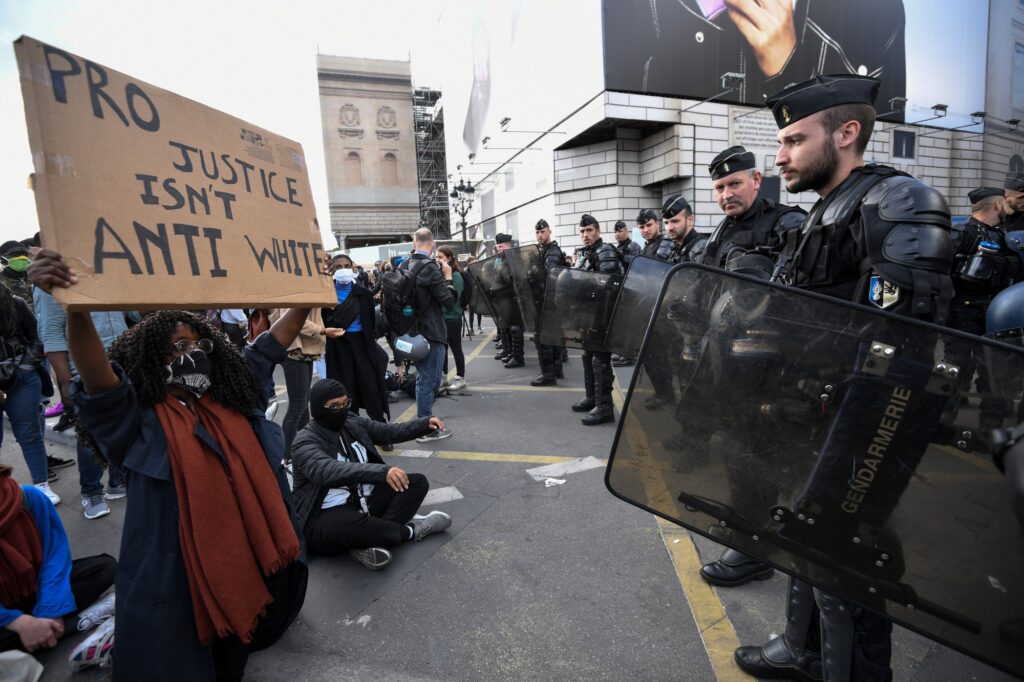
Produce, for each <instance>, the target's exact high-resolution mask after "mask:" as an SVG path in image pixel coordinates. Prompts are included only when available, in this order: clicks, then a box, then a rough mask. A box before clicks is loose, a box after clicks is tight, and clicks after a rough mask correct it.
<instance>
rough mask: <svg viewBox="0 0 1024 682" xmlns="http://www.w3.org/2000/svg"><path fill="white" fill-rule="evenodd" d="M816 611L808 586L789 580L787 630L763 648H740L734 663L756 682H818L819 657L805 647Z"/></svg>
mask: <svg viewBox="0 0 1024 682" xmlns="http://www.w3.org/2000/svg"><path fill="white" fill-rule="evenodd" d="M816 611H817V606H816V605H815V603H814V589H813V588H812V587H811V585H810V583H807V582H804V581H803V580H798V579H796V578H790V580H789V603H788V604H787V605H786V631H785V632H784V633H783V634H782V636H781V637H775V638H774V639H772V640H771V641H770V642H768V643H767V644H765V645H764V646H741V647H739V648H738V649H736V652H735V654H734V657H735V658H736V664H737V665H738V666H739V667H740V668H742V669H743V671H744V672H746V673H747V674H749V675H753V676H754V677H757V678H758V679H769V680H775V679H780V680H798V681H799V682H821V681H822V680H823V679H824V673H823V671H822V665H821V654H820V653H819V652H817V651H812V650H811V649H809V648H808V647H807V644H808V640H809V639H810V637H811V630H812V629H817V623H816V622H815V621H816V619H815V617H814V615H815V612H816Z"/></svg>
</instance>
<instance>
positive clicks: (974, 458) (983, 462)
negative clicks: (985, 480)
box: [939, 445, 999, 474]
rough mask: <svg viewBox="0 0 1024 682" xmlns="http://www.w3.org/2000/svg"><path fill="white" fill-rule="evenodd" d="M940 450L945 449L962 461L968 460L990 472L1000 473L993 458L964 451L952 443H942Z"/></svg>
mask: <svg viewBox="0 0 1024 682" xmlns="http://www.w3.org/2000/svg"><path fill="white" fill-rule="evenodd" d="M939 449H940V450H943V451H944V452H946V453H947V454H950V455H953V456H954V457H956V458H957V459H959V460H960V461H962V462H967V463H968V464H970V465H971V466H975V467H978V468H979V469H983V470H984V471H987V472H989V473H993V474H998V473H999V469H996V465H995V464H993V463H992V461H991V460H988V459H985V458H984V457H981V456H979V455H975V454H974V453H972V452H964V451H963V450H960V449H958V448H954V447H953V446H951V445H940V446H939Z"/></svg>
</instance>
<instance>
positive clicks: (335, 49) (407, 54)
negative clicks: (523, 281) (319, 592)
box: [0, 0, 459, 241]
mask: <svg viewBox="0 0 1024 682" xmlns="http://www.w3.org/2000/svg"><path fill="white" fill-rule="evenodd" d="M447 4H449V3H447V2H446V1H445V0H378V1H376V2H375V1H373V0H369V1H367V0H334V1H333V2H323V3H320V2H317V3H313V2H303V1H302V0H300V1H299V2H288V3H283V2H273V3H270V2H261V1H259V0H255V1H254V0H249V1H247V2H236V1H224V2H220V1H218V2H210V1H209V0H204V1H203V2H198V1H196V0H178V1H176V2H174V3H172V4H151V3H145V2H138V1H137V0H134V1H132V2H126V1H123V0H117V1H103V2H84V1H79V0H40V1H33V2H25V1H19V0H0V130H2V131H3V132H2V136H3V137H2V141H3V150H4V153H3V155H2V157H0V159H2V160H0V187H2V192H0V196H2V197H3V209H2V211H0V241H6V240H8V239H23V238H25V237H28V236H31V235H32V234H34V233H35V232H36V231H37V230H38V229H39V227H38V220H37V217H36V210H35V201H34V199H33V196H32V192H31V191H29V189H28V176H29V174H30V173H31V172H32V160H31V155H30V153H29V146H28V136H27V133H26V131H25V113H24V109H23V106H22V98H21V86H20V84H19V82H18V71H17V65H16V63H15V59H14V48H13V45H12V43H13V41H14V40H15V39H16V38H17V37H18V36H20V35H23V34H24V35H28V36H32V37H33V38H36V39H38V40H41V41H43V42H46V43H50V44H53V45H55V46H57V47H60V48H62V49H65V50H67V51H69V52H72V53H75V54H78V55H80V56H82V57H84V58H86V59H89V60H91V61H94V62H97V63H99V64H103V65H105V66H108V67H110V68H112V69H115V70H117V71H121V72H123V73H126V74H128V75H130V76H133V77H135V78H138V79H139V80H142V81H146V82H148V83H152V84H153V85H156V86H159V87H162V88H165V89H167V90H171V91H173V92H176V93H178V94H180V95H183V96H186V97H189V98H191V99H194V100H197V101H199V102H202V103H203V104H206V105H208V106H211V107H213V108H215V109H219V110H221V111H224V112H227V113H229V114H232V115H233V116H237V117H239V118H241V119H244V120H246V121H249V122H251V123H254V124H256V125H258V126H261V127H263V128H266V129H267V130H270V131H272V132H275V133H278V134H280V135H284V136H286V137H289V138H291V139H293V140H295V141H297V142H299V143H301V144H302V146H303V148H304V150H305V153H306V159H307V163H308V165H309V174H310V183H311V185H312V187H313V196H314V200H315V201H316V204H317V214H318V216H319V218H320V224H321V225H323V226H329V225H330V218H329V211H328V205H327V185H326V179H325V178H326V176H325V173H324V158H323V138H322V134H321V124H320V109H319V101H318V98H317V88H316V54H317V52H320V53H323V54H335V55H346V56H355V57H374V58H379V59H410V58H411V59H412V69H413V79H414V81H416V82H417V83H418V84H423V85H432V82H433V81H434V80H436V78H437V74H438V70H439V69H445V68H452V67H453V65H452V64H451V63H450V62H451V60H450V59H448V58H446V55H445V45H448V44H450V43H451V41H452V40H458V39H459V37H458V36H439V35H437V34H436V27H437V22H438V18H439V16H441V14H442V13H443V12H444V11H446V9H447V8H446V5H447ZM450 4H451V6H452V7H453V8H456V9H457V8H458V6H459V2H458V0H451V2H450Z"/></svg>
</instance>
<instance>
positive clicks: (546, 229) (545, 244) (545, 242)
mask: <svg viewBox="0 0 1024 682" xmlns="http://www.w3.org/2000/svg"><path fill="white" fill-rule="evenodd" d="M535 229H536V232H537V245H538V246H540V258H541V261H542V262H543V263H544V269H545V270H550V269H551V268H557V267H562V266H564V265H565V254H564V253H562V249H561V247H559V246H558V242H556V241H555V240H554V239H552V238H551V226H550V225H548V221H546V220H544V219H543V218H541V219H540V220H538V221H537V225H536V228H535ZM533 343H534V345H535V346H536V347H537V360H538V362H539V363H540V376H539V377H537V378H536V379H534V380H533V381H531V382H530V385H531V386H554V385H556V384H557V383H558V379H561V378H562V353H563V350H564V349H563V348H561V347H560V346H548V345H546V344H543V343H541V342H540V334H536V335H535V336H534V337H533Z"/></svg>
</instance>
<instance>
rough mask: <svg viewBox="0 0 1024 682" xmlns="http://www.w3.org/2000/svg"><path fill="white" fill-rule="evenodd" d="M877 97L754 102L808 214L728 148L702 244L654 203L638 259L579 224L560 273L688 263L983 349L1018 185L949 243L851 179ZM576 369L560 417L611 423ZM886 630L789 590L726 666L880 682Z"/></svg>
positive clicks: (803, 87)
mask: <svg viewBox="0 0 1024 682" xmlns="http://www.w3.org/2000/svg"><path fill="white" fill-rule="evenodd" d="M878 89H879V81H878V80H876V79H873V78H869V77H860V76H847V75H842V76H821V77H818V78H815V79H813V80H810V81H807V82H804V83H800V84H797V85H792V86H790V87H788V88H786V89H785V90H783V91H782V92H780V93H778V94H776V95H775V96H773V97H771V98H769V100H768V102H767V104H768V106H769V107H770V108H771V110H772V113H773V115H774V117H775V120H776V123H777V125H778V127H779V129H780V132H779V141H780V148H779V151H778V154H777V156H776V165H778V166H779V167H780V172H781V175H782V178H783V180H784V182H785V183H786V187H787V189H788V190H789V191H790V192H792V193H797V192H803V191H814V192H816V193H817V194H818V195H819V197H820V199H819V201H818V202H817V203H816V204H815V205H814V206H813V207H812V209H811V211H810V213H807V212H805V211H804V210H802V209H800V208H797V207H792V206H786V205H783V204H779V203H776V202H774V201H771V200H769V199H765V198H761V197H759V196H758V190H759V188H760V184H761V173H760V172H759V171H758V170H757V169H756V159H755V157H754V155H753V154H752V153H750V152H748V151H746V150H745V149H744V148H743V147H730V148H728V149H726V150H724V151H722V152H721V153H719V154H718V155H717V156H716V157H715V158H714V160H713V161H712V162H711V164H710V165H709V166H708V170H709V172H710V174H711V178H712V180H713V189H714V193H715V197H716V199H717V201H718V204H719V206H720V208H721V209H722V211H723V212H724V213H725V218H724V219H723V220H722V222H721V223H720V224H719V225H718V227H717V228H716V229H715V230H714V231H713V233H712V234H711V235H710V236H709V237H703V236H701V235H700V234H698V233H697V232H696V231H695V230H694V229H693V224H694V215H693V210H692V209H691V207H690V205H689V204H688V202H687V201H686V199H684V198H683V197H682V196H681V195H679V194H676V195H673V196H670V197H668V198H667V199H666V200H665V202H664V205H663V206H662V209H661V220H659V217H658V215H657V214H656V213H655V212H654V211H653V210H651V209H644V210H642V211H640V214H639V216H638V217H637V224H638V226H639V229H640V232H641V234H642V236H643V237H644V240H645V244H644V246H643V248H642V249H641V248H640V247H639V245H637V244H634V243H633V242H632V241H631V240H630V239H629V237H628V232H627V230H626V225H625V223H624V222H622V221H619V223H617V224H616V226H615V234H616V240H617V247H613V246H612V245H610V244H606V243H604V242H603V241H602V239H601V234H600V226H599V225H598V221H597V220H596V219H594V217H593V216H590V215H586V214H585V215H583V217H582V219H581V221H580V236H581V239H582V241H583V248H582V250H581V251H580V252H579V253H578V256H577V261H576V263H575V267H576V268H579V269H581V270H585V271H593V272H598V273H604V274H621V273H623V272H624V270H625V269H626V268H628V266H629V264H630V263H631V262H632V260H633V259H634V258H635V257H636V256H638V255H643V256H647V257H651V258H656V259H660V260H664V261H668V262H670V263H682V262H696V263H703V264H706V265H711V266H715V267H719V268H724V269H727V270H731V271H735V272H741V273H744V274H748V275H755V276H760V277H762V278H764V279H770V280H772V281H777V282H782V283H785V284H788V285H791V286H795V287H800V288H804V289H808V290H811V291H815V292H818V293H821V294H824V295H827V296H831V297H836V298H841V299H844V300H848V301H854V302H858V303H865V304H873V305H875V306H877V307H879V308H882V309H885V310H889V311H890V312H894V313H896V314H900V315H906V316H909V317H913V318H917V319H921V320H926V321H931V322H936V323H939V324H948V325H950V326H952V327H954V328H957V329H960V330H962V331H966V332H970V333H973V334H979V335H980V334H984V332H985V310H986V307H987V305H988V303H989V302H990V301H991V300H992V298H993V297H994V296H995V294H997V293H998V292H999V291H1001V290H1002V289H1004V288H1006V287H1007V286H1009V285H1010V284H1012V283H1013V282H1014V281H1015V280H1016V279H1017V278H1018V277H1019V272H1020V270H1021V268H1020V263H1021V260H1020V258H1019V257H1018V255H1017V254H1016V253H1013V251H1012V250H1011V249H1010V248H1008V245H1007V243H1006V232H1007V231H1010V230H1016V229H1024V176H1010V177H1008V178H1007V179H1006V183H1005V188H990V187H988V188H981V189H978V190H975V191H972V192H970V193H969V199H970V202H971V207H972V215H971V217H970V219H968V220H967V222H966V223H964V224H962V225H958V226H952V227H951V224H950V212H949V208H948V206H947V204H946V201H945V199H944V198H943V197H942V195H941V194H939V193H938V192H937V191H935V190H934V189H932V188H931V187H929V186H927V185H926V184H924V183H923V182H921V181H919V180H916V179H914V178H913V177H910V176H909V175H907V174H906V173H903V172H901V171H898V170H896V169H894V168H890V167H887V166H883V165H877V164H865V163H864V160H863V155H864V151H865V149H866V147H867V144H868V141H869V139H870V136H871V133H872V131H873V129H874V121H875V112H874V108H873V104H874V100H875V97H876V96H877V93H878ZM662 220H663V221H665V227H666V232H667V235H666V234H663V233H662V231H661V221H662ZM536 232H537V243H538V245H539V246H540V249H541V253H542V254H543V262H544V264H545V267H546V268H551V267H555V266H562V265H563V264H564V262H565V259H564V256H563V254H562V251H561V249H560V248H559V247H558V245H557V244H556V243H555V242H554V241H553V240H552V238H551V229H550V226H549V225H548V223H547V221H545V220H540V221H538V223H537V225H536ZM501 237H502V238H501V240H499V242H500V243H499V245H498V249H499V250H504V249H505V248H508V247H509V246H511V237H510V236H507V235H502V236H501ZM509 333H510V332H505V334H506V336H505V339H506V340H505V343H504V347H505V348H506V349H511V352H512V356H511V357H512V361H511V363H509V364H506V366H513V367H514V366H522V344H523V342H522V328H518V329H515V330H513V331H512V332H511V334H512V336H511V337H509V336H508V334H509ZM516 334H518V337H517V336H516ZM538 336H539V335H538ZM669 342H670V341H669ZM537 349H538V355H539V357H540V364H541V369H542V374H541V376H540V377H538V378H537V379H536V380H534V381H533V385H535V386H546V385H553V384H555V382H556V378H559V377H561V359H562V357H563V355H562V349H561V348H556V347H552V346H544V345H542V344H540V343H539V341H538V342H537ZM517 352H518V355H516V353H517ZM967 352H969V351H967ZM641 361H642V362H643V360H641ZM630 362H631V360H629V359H623V360H622V361H621V364H629V363H630ZM583 364H584V379H585V386H586V397H585V398H584V400H582V401H580V402H577V403H575V404H573V405H572V409H573V410H574V411H577V412H587V413H588V414H587V415H586V416H585V417H584V418H583V423H584V424H586V425H595V424H601V423H605V422H610V421H613V419H614V417H613V412H612V402H611V390H612V380H613V375H612V362H611V356H610V355H609V354H608V353H602V352H593V351H585V352H584V354H583ZM617 364H619V363H617ZM645 369H646V370H647V374H648V375H649V377H650V379H651V382H652V384H654V386H655V389H656V390H655V393H656V395H655V396H652V397H651V398H649V399H648V406H649V407H650V406H651V405H655V406H657V405H658V403H659V402H660V403H667V402H669V401H672V400H674V399H675V395H674V392H673V391H672V390H671V387H670V386H666V387H665V388H664V389H660V388H659V386H658V383H659V381H660V382H661V383H662V384H664V383H665V381H666V379H665V378H664V375H665V374H667V372H664V371H660V370H659V368H652V367H646V366H645ZM659 376H661V377H662V378H661V379H660V380H659V381H656V378H657V377H659ZM979 376H980V374H979ZM667 381H668V382H671V378H670V377H669V378H668V379H667ZM979 388H980V387H979ZM983 411H984V410H983ZM680 422H681V423H684V424H685V420H684V419H680ZM684 428H685V427H684ZM685 435H686V434H685V433H684V434H683V436H685ZM771 574H772V568H771V567H770V566H768V565H767V564H764V563H762V562H760V561H758V560H756V559H754V558H753V557H749V556H747V555H745V554H742V553H740V552H738V551H736V550H733V549H726V550H725V551H724V552H723V554H722V556H721V557H720V558H719V560H717V561H714V562H711V563H709V564H707V565H705V566H703V567H702V568H701V575H702V577H703V578H704V579H705V580H706V581H708V582H709V583H712V584H714V585H718V586H725V587H731V586H738V585H743V584H745V583H747V582H750V581H752V580H759V579H766V578H768V577H770V576H771ZM891 628H892V625H891V622H890V621H889V620H888V619H886V618H885V617H884V616H881V615H879V614H876V613H874V612H871V611H868V610H865V609H862V608H860V607H858V606H856V605H855V604H852V603H847V602H845V601H844V600H842V599H841V598H839V597H837V596H835V595H832V594H829V593H827V592H825V591H823V590H819V589H817V588H812V587H811V586H810V585H809V584H808V583H806V582H804V581H803V580H800V579H797V578H793V579H791V586H790V595H789V599H788V601H787V618H786V629H785V633H784V635H783V636H781V637H778V638H775V639H773V640H771V641H770V642H768V643H767V644H766V645H764V646H763V647H756V646H754V647H751V646H747V647H740V649H738V650H737V652H736V660H737V663H738V664H739V665H740V667H741V668H743V669H744V670H746V671H747V672H749V673H751V674H752V675H756V676H757V677H762V678H778V677H784V678H789V679H797V680H821V679H826V680H849V679H854V680H888V679H891V674H892V673H891V670H890V667H889V661H890V656H891V644H890V633H891Z"/></svg>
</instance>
